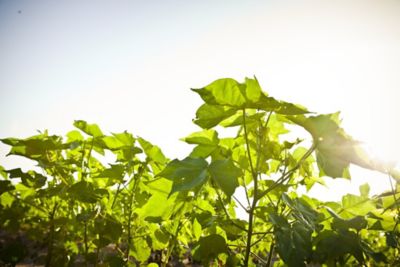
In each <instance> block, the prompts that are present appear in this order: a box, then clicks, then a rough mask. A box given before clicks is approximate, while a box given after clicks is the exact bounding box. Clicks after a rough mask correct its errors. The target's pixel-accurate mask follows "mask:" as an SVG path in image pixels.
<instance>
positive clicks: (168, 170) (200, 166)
mask: <svg viewBox="0 0 400 267" xmlns="http://www.w3.org/2000/svg"><path fill="white" fill-rule="evenodd" d="M207 165H208V163H207V161H205V160H204V159H202V158H189V157H187V158H185V159H183V160H178V159H174V160H173V161H171V162H170V163H168V165H167V166H166V167H165V169H164V170H162V171H161V172H160V173H159V174H158V176H162V177H165V178H168V179H170V180H172V181H173V186H172V190H171V193H170V194H173V193H175V192H178V191H188V190H191V189H194V188H195V187H196V186H199V185H201V184H203V183H205V181H206V179H207Z"/></svg>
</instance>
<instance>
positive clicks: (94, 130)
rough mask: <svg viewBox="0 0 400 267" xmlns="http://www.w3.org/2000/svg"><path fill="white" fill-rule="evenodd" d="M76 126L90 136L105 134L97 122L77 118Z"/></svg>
mask: <svg viewBox="0 0 400 267" xmlns="http://www.w3.org/2000/svg"><path fill="white" fill-rule="evenodd" d="M74 126H75V127H76V128H78V129H79V130H81V131H83V132H84V133H86V134H88V135H90V136H93V137H100V136H103V132H102V131H101V130H100V128H99V126H98V125H97V124H89V123H87V122H86V121H83V120H76V121H75V122H74Z"/></svg>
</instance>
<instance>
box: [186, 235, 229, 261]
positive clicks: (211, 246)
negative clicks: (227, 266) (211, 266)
mask: <svg viewBox="0 0 400 267" xmlns="http://www.w3.org/2000/svg"><path fill="white" fill-rule="evenodd" d="M227 252H228V247H227V245H226V242H225V239H224V238H223V237H222V236H220V235H217V234H212V235H209V236H206V237H202V238H200V240H199V242H198V243H197V246H196V247H195V249H194V253H193V258H194V259H196V260H199V261H201V262H202V263H205V264H208V263H209V262H210V260H212V259H215V258H216V257H217V256H218V254H221V253H227Z"/></svg>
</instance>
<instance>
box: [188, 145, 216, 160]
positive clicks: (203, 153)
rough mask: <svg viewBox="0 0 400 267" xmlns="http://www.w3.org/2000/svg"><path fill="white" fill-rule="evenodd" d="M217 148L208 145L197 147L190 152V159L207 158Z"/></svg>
mask: <svg viewBox="0 0 400 267" xmlns="http://www.w3.org/2000/svg"><path fill="white" fill-rule="evenodd" d="M216 149H217V146H214V145H212V146H208V145H198V146H196V147H195V148H193V150H192V152H191V153H190V154H189V157H191V158H207V157H208V156H210V155H211V154H212V153H213V152H214V151H215V150H216Z"/></svg>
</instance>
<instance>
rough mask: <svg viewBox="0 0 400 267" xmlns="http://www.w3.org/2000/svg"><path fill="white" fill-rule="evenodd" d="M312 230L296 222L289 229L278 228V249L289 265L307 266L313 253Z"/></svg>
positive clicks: (295, 266)
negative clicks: (307, 261)
mask: <svg viewBox="0 0 400 267" xmlns="http://www.w3.org/2000/svg"><path fill="white" fill-rule="evenodd" d="M311 234H312V230H310V229H309V228H307V227H306V226H304V225H302V224H301V223H300V222H295V223H294V224H293V226H292V227H290V228H289V229H287V228H286V227H285V228H276V230H275V236H276V249H277V252H278V253H279V255H280V256H281V257H282V259H283V260H284V262H285V263H286V264H287V265H288V266H289V267H292V266H293V267H297V266H299V267H301V266H306V264H305V262H306V260H307V259H308V258H310V256H311V254H312V242H311Z"/></svg>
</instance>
